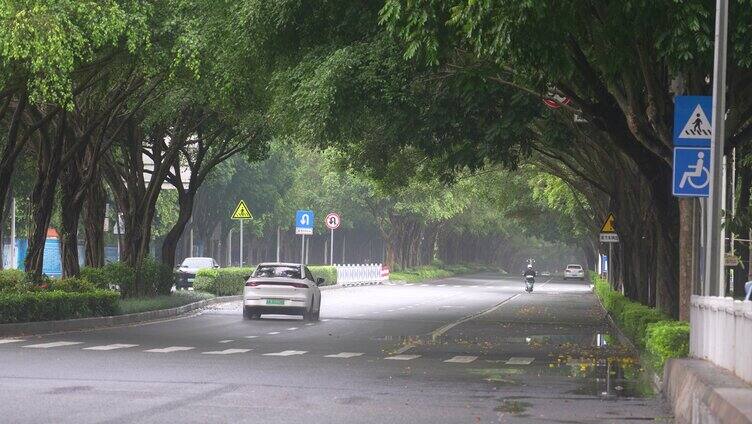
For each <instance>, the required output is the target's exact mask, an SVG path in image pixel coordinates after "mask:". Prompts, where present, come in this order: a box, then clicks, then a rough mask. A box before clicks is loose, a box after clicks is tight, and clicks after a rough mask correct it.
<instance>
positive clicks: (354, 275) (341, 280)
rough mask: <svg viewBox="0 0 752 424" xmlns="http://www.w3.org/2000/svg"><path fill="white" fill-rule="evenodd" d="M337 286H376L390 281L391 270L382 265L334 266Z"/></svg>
mask: <svg viewBox="0 0 752 424" xmlns="http://www.w3.org/2000/svg"><path fill="white" fill-rule="evenodd" d="M334 267H335V268H337V284H342V285H346V284H356V283H360V284H376V283H380V282H382V281H387V280H389V268H387V267H384V266H382V265H381V264H360V265H334Z"/></svg>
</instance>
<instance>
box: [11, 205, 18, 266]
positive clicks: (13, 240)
mask: <svg viewBox="0 0 752 424" xmlns="http://www.w3.org/2000/svg"><path fill="white" fill-rule="evenodd" d="M9 268H10V269H16V268H18V253H16V198H15V197H12V198H11V204H10V267H9Z"/></svg>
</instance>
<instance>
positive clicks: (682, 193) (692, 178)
mask: <svg viewBox="0 0 752 424" xmlns="http://www.w3.org/2000/svg"><path fill="white" fill-rule="evenodd" d="M710 160H711V157H710V148H709V147H708V148H705V147H674V189H673V192H674V196H678V197H708V195H709V194H710Z"/></svg>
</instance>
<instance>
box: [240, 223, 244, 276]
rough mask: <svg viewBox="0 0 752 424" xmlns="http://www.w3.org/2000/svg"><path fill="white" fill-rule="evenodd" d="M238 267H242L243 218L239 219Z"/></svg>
mask: <svg viewBox="0 0 752 424" xmlns="http://www.w3.org/2000/svg"><path fill="white" fill-rule="evenodd" d="M240 267H241V268H242V267H243V220H242V219H241V220H240Z"/></svg>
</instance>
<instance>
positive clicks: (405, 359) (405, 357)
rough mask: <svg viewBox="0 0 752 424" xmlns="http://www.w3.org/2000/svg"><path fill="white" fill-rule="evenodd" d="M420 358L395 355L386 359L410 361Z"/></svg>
mask: <svg viewBox="0 0 752 424" xmlns="http://www.w3.org/2000/svg"><path fill="white" fill-rule="evenodd" d="M416 358H420V355H394V356H387V357H386V358H384V359H390V360H392V361H409V360H411V359H416Z"/></svg>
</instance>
